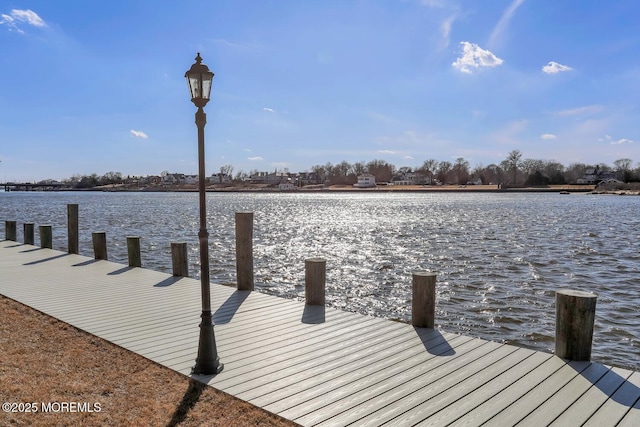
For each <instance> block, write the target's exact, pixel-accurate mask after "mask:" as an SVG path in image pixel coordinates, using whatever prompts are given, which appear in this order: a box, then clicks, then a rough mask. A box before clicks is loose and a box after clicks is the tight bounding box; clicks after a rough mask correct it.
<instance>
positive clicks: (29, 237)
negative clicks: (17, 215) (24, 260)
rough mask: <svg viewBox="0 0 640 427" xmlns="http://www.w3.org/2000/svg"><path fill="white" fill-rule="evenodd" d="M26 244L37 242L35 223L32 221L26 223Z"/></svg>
mask: <svg viewBox="0 0 640 427" xmlns="http://www.w3.org/2000/svg"><path fill="white" fill-rule="evenodd" d="M23 228H24V244H25V245H33V244H34V242H35V236H34V225H33V223H32V222H25V223H24V227H23Z"/></svg>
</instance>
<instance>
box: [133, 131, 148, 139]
mask: <svg viewBox="0 0 640 427" xmlns="http://www.w3.org/2000/svg"><path fill="white" fill-rule="evenodd" d="M130 132H131V135H133V136H135V137H136V138H142V139H147V138H148V137H149V136H148V135H147V134H146V133H144V132H142V131H141V130H133V129H131V131H130Z"/></svg>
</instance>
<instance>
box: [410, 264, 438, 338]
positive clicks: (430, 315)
mask: <svg viewBox="0 0 640 427" xmlns="http://www.w3.org/2000/svg"><path fill="white" fill-rule="evenodd" d="M412 287H413V297H412V300H411V324H412V325H413V326H416V327H418V328H433V327H434V325H435V317H436V274H435V273H430V272H428V271H415V272H414V273H413V283H412Z"/></svg>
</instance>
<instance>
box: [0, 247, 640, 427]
mask: <svg viewBox="0 0 640 427" xmlns="http://www.w3.org/2000/svg"><path fill="white" fill-rule="evenodd" d="M0 294H2V295H4V296H6V297H8V298H11V299H14V300H16V301H19V302H21V303H23V304H26V305H29V306H31V307H33V308H35V309H36V310H39V311H41V312H44V313H47V314H49V315H51V316H53V317H56V318H58V319H59V320H62V321H64V322H67V323H69V324H72V325H74V326H75V327H78V328H80V329H83V330H85V331H87V332H89V333H92V334H94V335H96V336H99V337H102V338H104V339H107V340H109V341H111V342H113V343H115V344H117V345H119V346H122V347H124V348H126V349H129V350H131V351H134V352H136V353H138V354H140V355H142V356H144V357H147V358H149V359H150V360H153V361H155V362H158V363H161V364H163V365H164V366H167V367H168V368H170V369H173V370H176V371H178V372H180V373H182V374H185V375H189V374H190V371H191V368H192V366H193V365H194V363H195V358H196V354H197V345H198V342H197V341H198V334H199V329H198V324H199V322H200V311H201V306H200V304H201V302H200V283H199V281H197V280H194V279H191V278H176V277H172V276H170V275H168V274H165V273H160V272H155V271H151V270H147V269H144V268H130V267H126V266H124V265H122V264H118V263H113V262H110V261H96V260H93V259H91V258H87V257H84V256H81V255H70V254H66V253H63V252H60V251H56V250H51V249H41V248H37V247H35V246H31V245H23V244H20V243H16V242H11V241H6V240H5V241H0ZM211 295H212V298H211V304H212V310H213V311H214V321H215V323H216V326H215V334H216V344H217V347H218V353H219V355H220V359H221V361H222V363H224V364H225V368H224V370H223V371H222V372H221V373H220V374H218V375H217V376H213V377H202V376H196V377H194V378H197V379H199V380H201V381H203V382H206V383H208V384H210V385H212V386H214V387H216V388H218V389H220V390H223V391H225V392H227V393H230V394H233V395H236V396H238V397H239V398H241V399H244V400H247V401H249V402H251V403H253V404H255V405H257V406H260V407H263V408H264V409H266V410H268V411H271V412H274V413H276V414H279V415H281V416H283V417H285V418H289V419H291V420H293V421H295V422H297V423H300V424H301V425H305V426H307V425H308V426H312V425H323V426H324V425H326V426H342V425H348V424H350V423H354V424H356V425H367V426H369V425H372V426H374V425H382V424H384V423H387V424H389V425H414V424H418V425H456V426H458V425H461V426H462V425H466V426H478V425H496V426H503V425H514V424H516V423H520V424H521V425H536V426H538V425H547V424H552V425H559V426H560V425H567V423H571V424H575V423H578V424H582V423H585V424H586V425H599V426H602V425H605V426H606V425H616V423H618V422H619V425H621V426H635V425H639V424H640V374H638V373H636V372H631V371H628V370H624V369H620V368H610V367H607V366H604V365H599V364H595V363H590V362H567V361H565V360H562V359H560V358H557V357H555V356H553V355H551V354H548V353H542V352H536V351H532V350H527V349H523V348H518V347H515V346H510V345H504V344H499V343H494V342H490V341H486V340H482V339H477V338H471V337H467V336H463V335H457V334H450V333H444V332H441V331H438V330H433V329H422V328H414V327H412V326H410V325H407V324H403V323H398V322H391V321H388V320H384V319H378V318H373V317H369V316H363V315H360V314H355V313H348V312H344V311H341V310H335V309H332V308H328V307H313V306H305V304H304V303H303V302H301V301H296V300H287V299H282V298H277V297H273V296H269V295H266V294H261V293H259V292H248V291H237V290H235V289H232V288H229V287H226V286H220V285H212V289H211Z"/></svg>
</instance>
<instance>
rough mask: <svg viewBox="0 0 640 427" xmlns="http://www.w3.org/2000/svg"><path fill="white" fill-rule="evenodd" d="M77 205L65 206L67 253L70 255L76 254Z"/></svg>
mask: <svg viewBox="0 0 640 427" xmlns="http://www.w3.org/2000/svg"><path fill="white" fill-rule="evenodd" d="M78 234H79V233H78V205H77V204H68V205H67V241H68V247H69V250H68V252H69V253H70V254H77V253H78Z"/></svg>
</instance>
